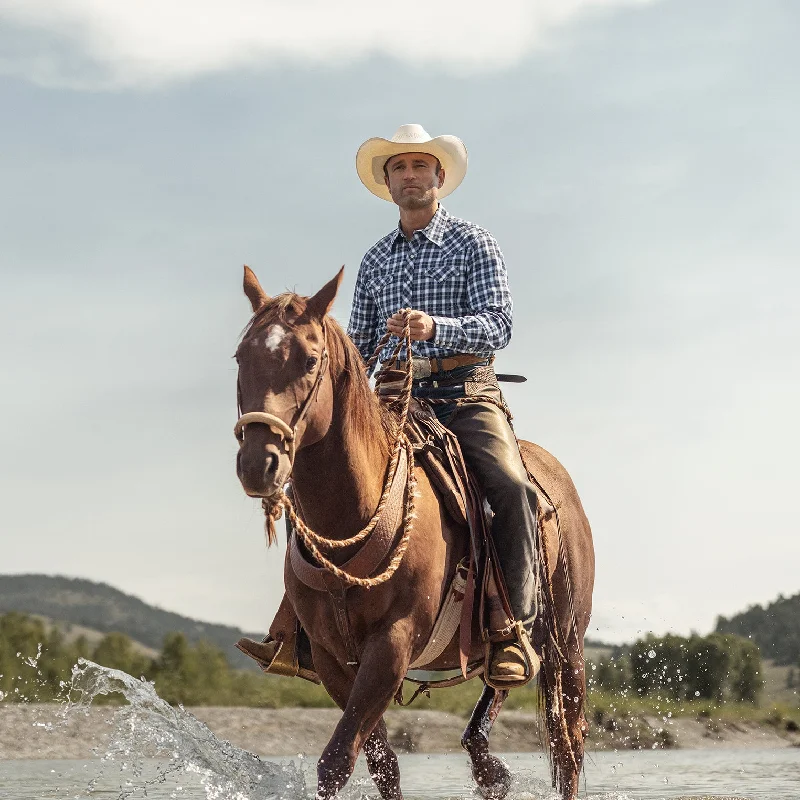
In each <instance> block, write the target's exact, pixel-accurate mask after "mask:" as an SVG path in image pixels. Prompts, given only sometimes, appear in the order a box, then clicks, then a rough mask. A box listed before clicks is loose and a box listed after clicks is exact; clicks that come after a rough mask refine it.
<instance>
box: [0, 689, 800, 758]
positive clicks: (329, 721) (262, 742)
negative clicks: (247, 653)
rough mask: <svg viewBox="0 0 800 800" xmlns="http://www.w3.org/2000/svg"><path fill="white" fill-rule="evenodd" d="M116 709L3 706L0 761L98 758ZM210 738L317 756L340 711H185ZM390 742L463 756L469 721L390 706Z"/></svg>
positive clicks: (520, 724)
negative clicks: (65, 710) (464, 733)
mask: <svg viewBox="0 0 800 800" xmlns="http://www.w3.org/2000/svg"><path fill="white" fill-rule="evenodd" d="M119 708H120V707H119V706H97V707H92V708H89V709H88V710H87V711H86V712H83V711H77V710H76V711H75V712H73V713H72V714H71V715H70V716H69V717H68V718H67V719H66V720H64V719H63V718H61V717H60V716H59V715H58V712H59V710H60V709H61V707H60V706H59V705H56V704H31V705H25V704H10V703H9V704H6V703H4V704H1V705H0V759H2V760H10V759H54V760H55V759H83V758H97V757H99V756H102V755H103V753H104V752H105V751H106V749H107V748H108V744H109V742H110V738H111V735H112V733H113V731H114V724H113V717H114V714H115V713H116V712H117V711H118V710H119ZM186 710H187V711H188V712H189V713H191V714H192V715H193V716H194V717H196V718H197V719H198V720H200V721H201V722H203V723H205V724H206V725H207V726H208V727H209V728H210V730H211V731H212V732H213V733H214V735H215V736H217V738H219V739H226V740H228V741H229V742H231V743H232V744H234V745H236V746H237V747H239V748H241V749H243V750H247V751H249V752H251V753H255V754H257V755H260V756H297V755H298V754H300V753H303V754H318V753H320V752H322V750H323V748H324V747H325V745H326V744H327V742H328V739H329V737H330V735H331V734H332V733H333V729H334V727H335V726H336V723H337V722H338V720H339V717H340V712H339V711H338V710H337V709H331V708H280V709H266V708H248V707H235V708H223V707H215V706H203V707H195V708H188V709H186ZM385 718H386V724H387V728H388V731H389V741H390V743H391V744H392V747H393V748H394V749H395V750H396V751H397V752H399V753H460V752H462V750H461V744H460V739H461V733H462V731H463V729H464V726H465V725H466V720H465V719H464V718H463V717H460V716H458V715H456V714H449V713H447V712H444V711H430V710H419V711H415V710H412V709H390V710H389V711H388V712H387V713H386V717H385ZM490 743H491V746H492V750H493V751H494V752H497V753H502V752H508V753H511V752H540V751H541V750H542V746H541V743H540V739H539V725H538V715H537V714H535V713H532V712H528V711H506V712H505V713H503V714H501V715H500V716H499V717H498V719H497V722H496V724H495V727H494V730H493V732H492V737H491V740H490ZM787 747H800V733H798V732H792V731H783V730H778V729H776V728H775V727H774V726H771V725H766V724H759V723H752V722H744V721H742V722H730V721H722V722H721V721H719V720H714V719H696V718H693V717H677V718H674V719H672V720H669V721H668V722H667V723H664V721H663V720H662V719H661V718H658V717H652V716H648V715H640V716H633V717H626V718H617V719H613V720H607V721H606V723H605V724H604V725H603V726H600V725H593V726H591V730H590V735H589V738H588V740H587V746H586V751H587V753H590V752H592V751H602V750H614V749H617V750H636V749H648V750H649V749H673V748H680V749H715V748H717V749H721V748H755V749H782V748H787Z"/></svg>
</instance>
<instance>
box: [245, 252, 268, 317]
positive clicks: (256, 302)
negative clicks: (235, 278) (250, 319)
mask: <svg viewBox="0 0 800 800" xmlns="http://www.w3.org/2000/svg"><path fill="white" fill-rule="evenodd" d="M244 293H245V294H246V295H247V299H248V300H249V301H250V305H251V306H252V307H253V313H254V314H255V312H256V311H258V309H259V308H261V306H263V305H264V304H265V303H266V302H267V301H268V300H269V296H268V295H267V294H266V292H265V291H264V290H263V289H262V288H261V284H260V283H259V282H258V278H256V274H255V272H253V270H251V269H250V267H248V266H247V264H245V265H244Z"/></svg>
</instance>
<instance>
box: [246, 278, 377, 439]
mask: <svg viewBox="0 0 800 800" xmlns="http://www.w3.org/2000/svg"><path fill="white" fill-rule="evenodd" d="M308 299H309V298H307V297H302V296H301V295H298V294H294V293H293V292H285V293H283V294H279V295H276V296H275V297H271V298H270V299H269V300H268V301H267V302H266V303H265V304H264V305H263V306H262V307H261V308H259V309H258V311H257V312H256V313H255V314H254V315H253V317H252V318H251V320H250V322H249V323H248V324H247V327H246V328H245V329H244V331H242V336H241V338H242V339H246V338H247V337H248V336H249V335H250V334H251V333H254V332H255V331H257V330H261V329H262V328H265V327H268V326H269V325H273V324H281V325H285V326H286V327H287V328H290V329H291V327H292V326H293V325H294V324H295V323H296V322H297V321H298V320H300V318H301V317H302V316H303V315H304V314H305V311H306V305H307V301H308ZM325 329H326V331H327V340H328V341H327V345H328V358H329V359H330V363H329V369H330V373H331V379H332V380H333V385H334V388H335V392H336V402H337V403H338V404H339V405H340V407H341V409H342V413H343V415H344V424H345V426H346V427H347V429H348V430H349V431H351V432H352V433H354V434H355V435H356V436H357V437H358V438H359V439H361V440H362V441H367V442H372V443H374V444H379V445H381V446H384V447H385V448H386V450H387V452H388V441H389V433H390V432H391V431H392V420H391V417H390V414H389V413H388V412H387V411H386V409H385V407H384V405H383V404H382V403H381V402H380V401H379V400H378V399H377V397H376V396H375V393H374V392H373V391H372V388H371V387H370V385H369V379H368V378H367V374H366V370H365V368H364V360H363V359H362V357H361V353H359V351H358V348H357V347H356V346H355V345H354V344H353V342H352V341H351V340H350V337H349V336H348V335H347V334H346V333H345V332H344V331H343V330H342V328H341V326H340V325H339V323H338V322H336V320H335V319H334V318H333V317H331V316H327V317H325ZM376 433H379V435H377V436H376ZM380 434H382V435H380Z"/></svg>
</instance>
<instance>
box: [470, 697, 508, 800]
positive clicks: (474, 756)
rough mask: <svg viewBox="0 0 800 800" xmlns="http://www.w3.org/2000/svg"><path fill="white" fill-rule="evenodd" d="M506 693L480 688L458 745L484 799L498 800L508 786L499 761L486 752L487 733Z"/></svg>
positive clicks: (505, 772)
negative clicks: (464, 754)
mask: <svg viewBox="0 0 800 800" xmlns="http://www.w3.org/2000/svg"><path fill="white" fill-rule="evenodd" d="M506 697H508V691H507V690H505V689H493V688H492V687H491V686H484V687H483V692H482V693H481V696H480V698H479V699H478V702H477V704H476V705H475V708H474V710H473V712H472V716H471V717H470V719H469V723H468V724H467V727H466V730H465V731H464V735H463V736H462V737H461V746H462V747H463V748H464V749H465V750H466V751H467V752H468V753H469V757H470V760H471V761H472V777H473V778H475V782H476V783H477V784H478V789H479V790H480V793H481V794H482V795H483V796H484V797H487V798H492V799H493V800H500V798H503V797H505V796H506V793H507V792H508V789H509V787H510V786H511V773H510V772H509V771H508V768H507V767H506V765H505V764H503V762H502V761H500V759H499V758H496V757H495V756H493V755H491V754H490V753H489V733H490V732H491V730H492V725H494V721H495V719H496V718H497V715H498V713H499V712H500V707H501V706H502V705H503V702H504V701H505V699H506Z"/></svg>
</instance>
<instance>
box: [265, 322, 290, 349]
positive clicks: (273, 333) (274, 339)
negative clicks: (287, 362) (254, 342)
mask: <svg viewBox="0 0 800 800" xmlns="http://www.w3.org/2000/svg"><path fill="white" fill-rule="evenodd" d="M285 336H286V331H285V330H284V329H283V328H282V327H281V326H280V325H272V326H271V327H270V329H269V330H268V331H267V338H266V339H265V340H264V346H265V347H266V348H267V350H271V351H273V352H274V351H275V350H277V349H278V347H280V344H281V342H282V341H283V340H284V338H285Z"/></svg>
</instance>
